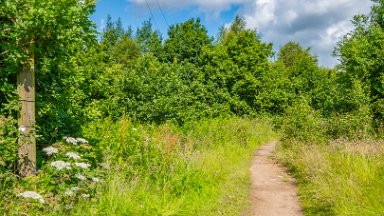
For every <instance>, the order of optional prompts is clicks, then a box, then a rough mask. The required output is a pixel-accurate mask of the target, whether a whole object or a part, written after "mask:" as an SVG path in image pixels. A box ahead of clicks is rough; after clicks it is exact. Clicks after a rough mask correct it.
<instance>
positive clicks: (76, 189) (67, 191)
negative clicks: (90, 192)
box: [65, 187, 79, 196]
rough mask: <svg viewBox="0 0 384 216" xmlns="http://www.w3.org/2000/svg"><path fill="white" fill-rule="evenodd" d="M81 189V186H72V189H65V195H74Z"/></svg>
mask: <svg viewBox="0 0 384 216" xmlns="http://www.w3.org/2000/svg"><path fill="white" fill-rule="evenodd" d="M78 190H79V188H78V187H73V188H70V189H67V190H66V191H65V195H69V196H70V195H73V194H74V193H75V192H76V191H78Z"/></svg>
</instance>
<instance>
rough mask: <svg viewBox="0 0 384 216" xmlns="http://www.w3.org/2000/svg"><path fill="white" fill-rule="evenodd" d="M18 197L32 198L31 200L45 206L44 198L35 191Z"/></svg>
mask: <svg viewBox="0 0 384 216" xmlns="http://www.w3.org/2000/svg"><path fill="white" fill-rule="evenodd" d="M17 196H18V197H19V196H21V197H24V198H31V199H35V200H38V201H39V202H40V203H43V204H44V203H45V201H44V198H43V196H41V195H40V194H38V193H36V192H35V191H25V192H23V193H20V194H18V195H17Z"/></svg>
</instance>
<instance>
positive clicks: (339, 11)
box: [243, 0, 371, 66]
mask: <svg viewBox="0 0 384 216" xmlns="http://www.w3.org/2000/svg"><path fill="white" fill-rule="evenodd" d="M370 5H371V2H370V1H361V0H270V1H268V0H253V4H251V5H248V7H247V8H245V9H244V14H243V15H244V17H245V19H246V21H247V26H248V27H249V28H256V29H257V30H258V31H259V32H260V33H261V35H262V36H263V40H264V41H268V42H269V41H272V42H273V43H274V45H275V46H274V47H275V49H279V47H280V46H282V45H283V44H285V43H287V42H289V41H297V42H300V43H301V44H302V46H304V47H311V50H312V53H313V54H315V55H317V56H318V57H319V62H320V64H321V65H324V66H333V65H334V64H335V63H336V60H335V59H334V58H333V57H332V56H331V54H332V51H333V49H334V47H335V46H336V43H337V42H338V41H339V40H340V38H341V37H342V36H343V35H345V34H346V33H347V32H349V31H351V30H352V29H353V26H352V24H351V22H350V20H352V18H353V16H354V15H356V14H360V13H365V14H366V13H368V12H369V9H370ZM249 6H251V7H249Z"/></svg>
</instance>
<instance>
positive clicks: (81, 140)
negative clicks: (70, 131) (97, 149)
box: [76, 138, 88, 144]
mask: <svg viewBox="0 0 384 216" xmlns="http://www.w3.org/2000/svg"><path fill="white" fill-rule="evenodd" d="M76 140H77V142H79V143H84V144H88V140H86V139H84V138H77V139H76Z"/></svg>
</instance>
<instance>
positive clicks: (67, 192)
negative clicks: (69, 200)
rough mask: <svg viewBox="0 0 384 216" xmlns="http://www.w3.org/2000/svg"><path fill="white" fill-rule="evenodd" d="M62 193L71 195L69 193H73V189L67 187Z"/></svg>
mask: <svg viewBox="0 0 384 216" xmlns="http://www.w3.org/2000/svg"><path fill="white" fill-rule="evenodd" d="M64 194H65V195H68V196H71V195H73V190H71V189H67V190H66V191H65V193H64Z"/></svg>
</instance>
